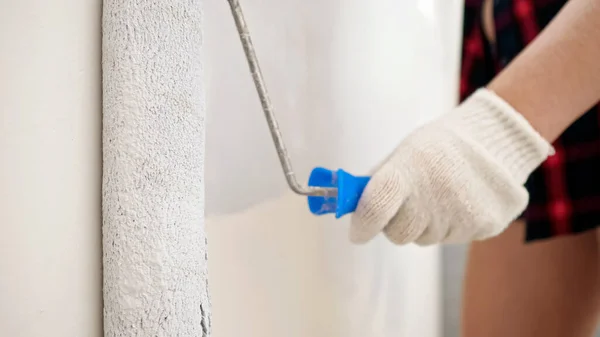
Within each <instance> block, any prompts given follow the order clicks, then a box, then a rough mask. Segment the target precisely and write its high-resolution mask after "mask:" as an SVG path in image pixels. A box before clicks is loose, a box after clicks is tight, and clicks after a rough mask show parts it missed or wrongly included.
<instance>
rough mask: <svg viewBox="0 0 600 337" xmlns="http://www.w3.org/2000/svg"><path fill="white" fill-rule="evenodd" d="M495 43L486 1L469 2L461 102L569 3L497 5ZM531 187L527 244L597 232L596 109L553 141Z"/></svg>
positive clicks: (599, 142)
mask: <svg viewBox="0 0 600 337" xmlns="http://www.w3.org/2000/svg"><path fill="white" fill-rule="evenodd" d="M493 1H494V26H495V31H496V43H495V45H493V46H492V45H490V44H489V43H488V41H487V40H486V38H485V35H484V34H483V27H482V24H481V19H482V16H481V12H482V4H483V0H465V12H464V29H463V48H462V67H461V81H460V96H461V100H463V99H465V98H466V97H467V96H469V95H470V94H471V93H473V92H474V91H475V90H476V89H477V88H479V87H482V86H485V85H486V84H487V83H488V82H489V81H490V80H491V79H492V78H493V77H494V76H495V75H496V74H497V73H498V72H499V71H500V70H502V68H503V67H505V66H506V65H507V64H509V63H510V62H511V60H512V59H513V58H514V57H515V56H516V55H517V54H518V53H519V52H521V50H523V48H524V47H525V46H526V45H527V44H529V43H530V42H531V41H533V40H534V39H535V37H536V36H537V35H538V34H539V33H540V31H541V30H542V29H544V27H545V26H546V25H547V24H548V23H549V22H550V21H551V20H552V19H553V18H554V16H555V15H556V14H557V13H558V12H559V10H560V9H561V8H562V6H563V5H564V4H565V3H566V2H567V0H493ZM553 145H554V147H555V149H556V154H555V155H553V156H551V157H549V158H548V160H546V161H545V162H544V163H543V164H542V166H541V167H540V168H539V169H538V170H536V171H535V172H534V173H533V174H532V175H531V177H530V179H529V180H528V181H527V183H526V187H527V189H528V191H529V193H530V204H529V207H528V208H527V210H526V211H525V212H524V214H523V215H522V217H523V218H524V219H525V220H526V221H527V233H526V240H528V241H531V240H537V239H544V238H549V237H553V236H560V235H565V234H571V233H578V232H583V231H586V230H590V229H593V228H596V227H597V226H598V225H599V224H600V177H598V176H599V175H600V109H599V108H598V107H597V106H596V107H594V108H593V109H591V110H590V111H589V112H587V113H586V114H585V115H584V116H583V117H582V118H580V119H579V120H578V121H577V122H576V123H574V124H573V125H572V126H571V127H570V128H569V129H567V131H565V133H564V134H563V135H562V136H561V137H560V138H559V139H558V140H557V141H556V142H554V144H553Z"/></svg>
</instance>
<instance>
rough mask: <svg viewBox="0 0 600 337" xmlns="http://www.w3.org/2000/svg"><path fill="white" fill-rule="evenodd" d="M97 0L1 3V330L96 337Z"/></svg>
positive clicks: (6, 336)
mask: <svg viewBox="0 0 600 337" xmlns="http://www.w3.org/2000/svg"><path fill="white" fill-rule="evenodd" d="M101 11H102V1H101V0H61V1H38V0H19V1H0V336H2V337H84V336H85V337H101V336H102V283H101V282H102V281H101V280H102V274H101V271H102V257H101V233H100V224H101V214H100V205H101V200H100V179H101V175H102V172H101V167H102V166H101V161H102V154H101V137H100V136H101V134H100V133H101V114H102V112H101V109H102V106H101V104H102V103H101V81H100V76H101V72H100V38H101V32H100V27H101V25H100V19H101Z"/></svg>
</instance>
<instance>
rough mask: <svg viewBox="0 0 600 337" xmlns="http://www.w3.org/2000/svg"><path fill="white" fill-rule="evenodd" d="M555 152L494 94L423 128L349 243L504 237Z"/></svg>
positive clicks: (359, 213) (369, 198) (392, 165)
mask: <svg viewBox="0 0 600 337" xmlns="http://www.w3.org/2000/svg"><path fill="white" fill-rule="evenodd" d="M552 152H553V148H552V146H551V145H550V144H549V143H548V142H547V141H546V140H544V139H543V138H542V137H541V136H540V135H539V134H538V133H537V132H536V131H535V130H534V129H533V127H532V126H531V125H529V123H528V122H527V120H525V118H524V117H523V116H521V115H520V114H519V113H518V112H516V111H515V110H514V109H513V108H512V107H511V106H510V105H509V104H508V103H506V102H505V101H504V100H503V99H501V98H500V97H498V96H497V95H496V94H494V93H493V92H491V91H489V90H487V89H479V90H478V91H477V92H475V93H474V94H473V95H472V96H471V97H469V98H468V99H467V100H465V102H463V103H462V104H461V105H460V106H458V107H457V108H455V109H453V110H452V111H450V112H449V113H447V114H446V115H443V116H441V117H440V118H438V119H437V120H434V121H433V122H431V123H429V124H427V125H425V126H422V127H420V128H419V129H417V130H416V131H414V132H413V133H412V134H410V135H409V136H408V137H407V138H406V139H404V140H403V141H402V142H401V143H400V145H399V146H398V147H397V148H396V149H395V150H394V152H393V153H392V154H391V155H390V156H389V157H388V158H387V159H386V160H385V161H384V162H383V163H381V164H380V166H379V168H378V169H377V170H376V171H375V173H374V174H373V176H372V178H371V180H370V181H369V183H368V185H367V186H366V188H365V190H364V192H363V195H362V197H361V199H360V201H359V203H358V207H357V208H356V211H355V212H354V214H353V215H352V225H351V228H350V239H351V240H352V241H353V242H355V243H363V242H367V241H369V240H370V239H371V238H372V237H374V236H375V235H377V234H378V233H379V232H381V231H383V232H384V233H385V235H386V236H387V237H388V238H389V239H390V240H391V241H392V242H394V243H396V244H405V243H410V242H416V243H417V244H419V245H429V244H435V243H461V242H468V241H473V240H481V239H485V238H489V237H492V236H495V235H498V234H500V233H501V232H502V231H503V230H504V229H505V228H506V227H507V226H508V225H509V224H510V223H511V222H512V221H513V220H515V219H516V218H517V217H518V216H519V215H520V214H521V213H522V212H523V211H524V209H525V207H526V206H527V203H528V201H529V195H528V193H527V190H526V189H525V188H524V187H523V184H524V183H525V181H526V180H527V178H528V176H529V175H530V174H531V172H533V170H534V169H535V168H537V167H538V166H539V165H540V164H541V163H542V162H543V161H544V160H545V159H546V158H547V157H548V155H550V154H551V153H552Z"/></svg>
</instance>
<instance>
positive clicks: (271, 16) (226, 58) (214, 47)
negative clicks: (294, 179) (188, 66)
mask: <svg viewBox="0 0 600 337" xmlns="http://www.w3.org/2000/svg"><path fill="white" fill-rule="evenodd" d="M241 4H242V6H243V9H244V11H245V13H246V16H247V20H248V24H249V27H250V30H251V32H252V35H253V37H254V41H255V43H256V48H257V53H258V57H259V59H260V61H261V64H262V66H263V72H264V75H265V78H266V81H267V85H268V87H269V89H270V92H271V96H272V99H273V102H274V105H275V108H276V113H277V116H278V117H279V120H280V122H281V124H282V125H281V126H282V131H283V134H284V137H285V139H286V143H287V145H288V147H289V148H290V152H291V155H292V162H293V164H294V166H295V168H296V171H297V173H298V176H299V179H300V180H301V181H305V180H306V178H307V176H308V173H309V172H310V169H311V168H312V167H314V166H319V165H323V166H327V167H329V168H333V169H335V168H338V167H341V168H344V169H347V170H349V171H351V172H354V173H357V174H366V173H367V172H368V170H369V169H370V168H371V167H372V166H373V165H375V164H376V163H377V162H378V161H379V160H380V159H381V158H383V157H384V156H385V154H387V153H388V152H389V151H390V150H391V149H393V147H394V146H395V145H396V144H397V143H398V141H400V140H401V139H402V138H403V137H404V136H405V135H406V134H407V133H408V132H410V131H411V130H413V129H414V128H415V127H416V126H417V125H419V124H421V123H423V122H424V121H427V120H429V119H430V118H432V117H434V116H435V115H438V114H440V113H442V112H443V111H444V110H445V109H447V108H448V107H449V106H451V105H452V103H454V101H455V96H456V92H457V87H456V73H457V70H458V67H457V66H458V64H457V51H458V49H457V47H458V37H459V32H460V28H459V27H458V25H457V24H456V22H457V21H458V20H454V19H457V15H458V14H459V13H460V6H459V1H458V0H453V1H447V0H444V1H441V0H440V1H437V0H414V1H411V2H405V1H397V0H375V1H368V2H365V1H360V0H327V1H322V0H284V1H280V0H245V1H241ZM205 13H206V16H205V20H206V21H205V23H206V34H205V36H206V41H205V43H206V59H207V61H206V71H207V74H208V77H207V78H208V83H207V161H206V163H207V164H206V170H207V171H206V184H207V232H208V238H209V273H210V290H211V295H212V304H213V324H214V325H213V329H214V336H216V337H237V336H242V335H244V336H256V337H259V336H260V337H270V336H273V337H275V336H297V337H305V336H327V337H331V336H344V337H353V336H361V337H362V336H411V337H412V336H422V337H430V336H431V337H433V336H438V335H439V333H440V327H439V325H440V321H441V320H440V315H439V311H440V289H439V288H440V287H439V261H438V260H439V251H438V249H437V248H426V249H422V248H417V247H414V246H408V247H395V246H393V245H391V244H389V243H388V242H387V241H386V240H385V239H384V238H381V237H379V238H377V239H376V240H375V241H373V242H372V243H370V244H368V245H366V246H353V245H351V244H350V243H349V242H348V240H347V234H346V233H347V227H348V221H347V219H342V220H339V221H336V220H333V219H332V218H331V217H320V218H317V217H313V216H312V215H310V214H309V213H308V209H307V206H306V201H305V199H304V198H302V197H298V196H295V195H292V194H291V193H289V192H288V191H287V187H286V185H285V181H284V178H283V174H282V173H281V170H280V168H279V163H278V161H277V158H276V156H275V151H274V149H273V145H272V142H271V140H270V136H269V133H268V130H267V127H266V123H265V121H264V118H263V115H262V112H261V110H260V105H259V101H258V99H257V97H256V93H255V90H254V87H253V86H252V82H251V79H250V76H249V73H248V70H247V66H246V64H245V60H244V58H243V51H242V49H241V47H240V44H239V40H238V38H237V36H236V32H235V28H234V23H233V21H232V19H231V17H230V13H229V8H228V6H227V3H226V1H224V0H207V6H206V12H205ZM441 41H445V43H442V42H441Z"/></svg>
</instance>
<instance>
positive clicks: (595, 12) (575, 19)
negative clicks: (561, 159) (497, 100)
mask: <svg viewBox="0 0 600 337" xmlns="http://www.w3.org/2000/svg"><path fill="white" fill-rule="evenodd" d="M488 88H489V89H490V90H492V91H494V92H496V94H498V95H499V96H500V97H502V98H504V100H506V101H507V102H508V103H510V104H511V105H512V106H513V107H514V108H515V109H516V110H517V111H519V112H520V113H521V114H522V115H523V116H524V117H525V118H526V119H527V120H528V121H529V122H530V123H531V125H532V126H533V127H534V128H535V129H536V130H538V132H539V133H540V134H541V135H542V136H543V137H544V138H546V139H547V140H549V141H554V140H555V139H556V138H557V137H558V136H559V135H560V134H561V133H562V132H563V131H564V130H565V129H566V128H567V127H568V126H569V125H571V124H572V123H573V122H575V121H576V120H577V119H578V118H579V117H581V115H583V114H584V113H585V111H587V110H588V109H589V108H590V107H592V106H593V105H594V104H595V103H596V102H598V101H599V100H600V0H571V1H569V2H568V3H567V4H566V5H565V7H564V8H563V9H562V10H561V12H560V13H559V14H558V15H557V16H556V18H555V19H554V20H553V21H552V22H551V23H550V24H549V25H548V27H547V28H546V29H545V30H544V31H543V32H542V33H541V34H540V35H539V36H538V38H537V39H536V40H535V41H534V42H533V43H531V44H530V45H529V46H528V47H527V48H526V49H525V50H524V51H523V52H522V53H521V54H520V55H519V56H518V57H517V58H515V60H514V61H513V62H512V63H511V64H510V65H509V66H508V67H507V68H506V69H505V70H504V71H502V72H501V73H500V74H499V75H498V76H497V77H496V78H495V79H494V80H493V81H492V82H491V83H490V84H489V85H488Z"/></svg>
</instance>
